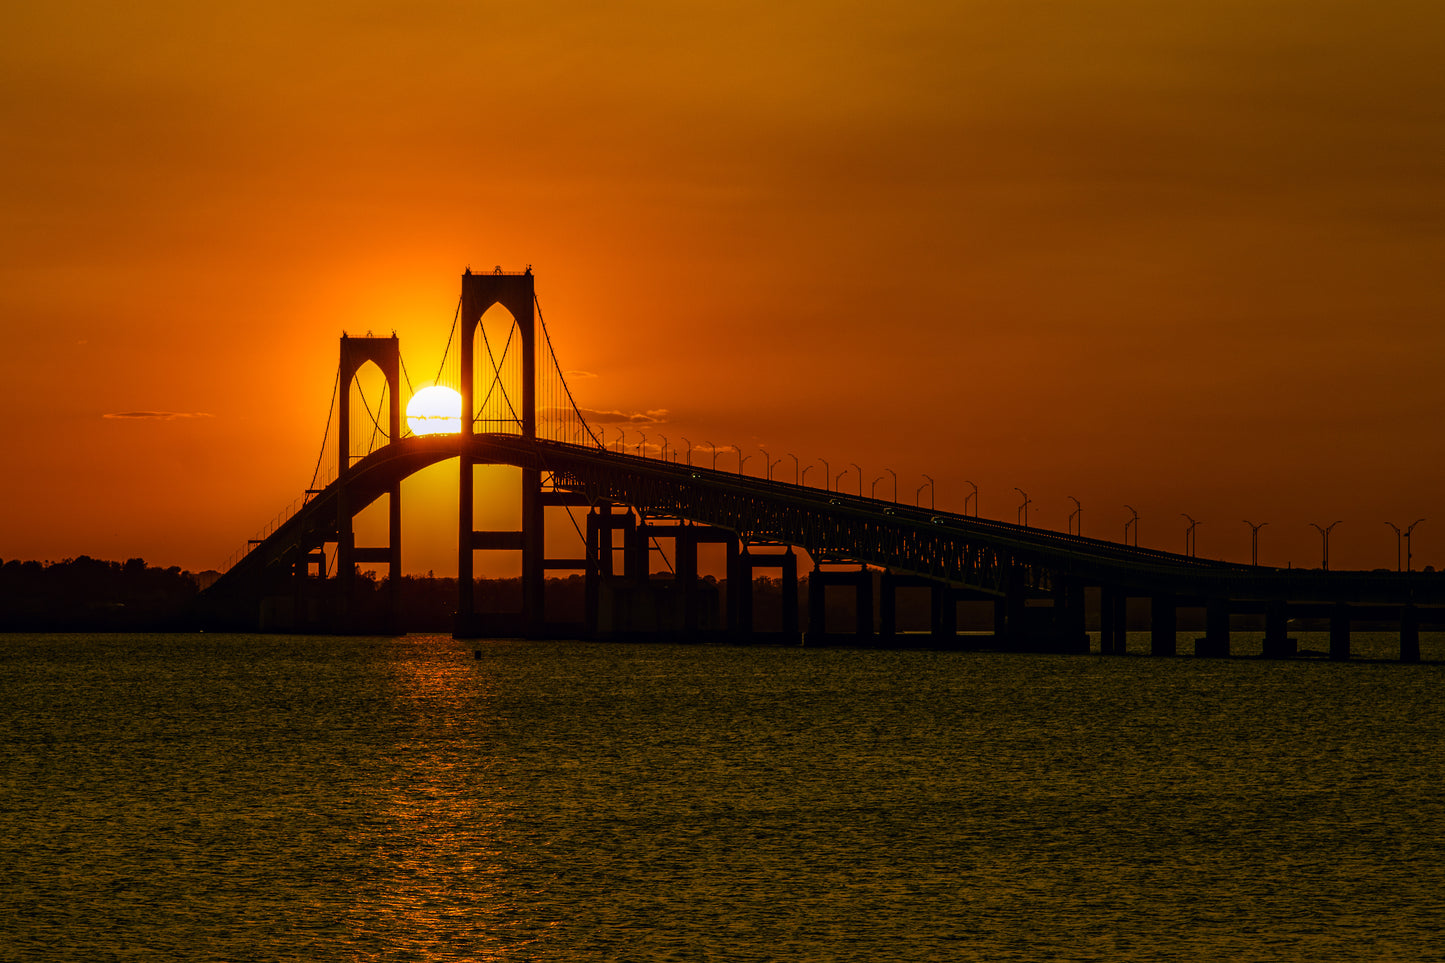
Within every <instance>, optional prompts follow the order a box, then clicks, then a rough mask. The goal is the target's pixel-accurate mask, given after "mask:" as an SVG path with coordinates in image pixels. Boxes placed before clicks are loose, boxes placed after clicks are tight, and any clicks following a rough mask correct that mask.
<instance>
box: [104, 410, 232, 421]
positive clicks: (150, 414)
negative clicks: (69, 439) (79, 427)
mask: <svg viewBox="0 0 1445 963" xmlns="http://www.w3.org/2000/svg"><path fill="white" fill-rule="evenodd" d="M101 417H102V418H115V419H119V420H122V421H179V420H181V419H183V418H214V417H216V416H215V415H213V414H211V413H210V412H206V411H111V412H107V413H106V414H103V415H101Z"/></svg>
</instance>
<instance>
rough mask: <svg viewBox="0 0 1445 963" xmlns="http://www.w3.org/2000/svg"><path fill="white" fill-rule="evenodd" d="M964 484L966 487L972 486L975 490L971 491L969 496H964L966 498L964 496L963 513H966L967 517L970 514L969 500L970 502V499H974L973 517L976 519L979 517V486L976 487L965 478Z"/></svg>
mask: <svg viewBox="0 0 1445 963" xmlns="http://www.w3.org/2000/svg"><path fill="white" fill-rule="evenodd" d="M963 483H964V484H965V485H968V486H970V487H971V488H972V489H973V491H971V492H969V493H968V494H967V495H964V496H963V513H964V514H965V515H967V514H968V500H969V499H970V498H972V499H973V517H974V518H977V517H978V486H977V485H975V484H974V483H973V482H971V481H969V480H968V479H967V478H965V479H964V480H963Z"/></svg>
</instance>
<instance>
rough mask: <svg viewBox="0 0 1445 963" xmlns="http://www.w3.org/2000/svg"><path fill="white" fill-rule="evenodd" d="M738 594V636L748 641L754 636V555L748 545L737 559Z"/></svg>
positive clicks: (730, 585) (729, 590)
mask: <svg viewBox="0 0 1445 963" xmlns="http://www.w3.org/2000/svg"><path fill="white" fill-rule="evenodd" d="M736 568H737V573H738V592H737V614H738V624H737V636H738V638H740V639H742V640H744V641H748V640H751V639H752V635H753V563H752V555H751V553H750V552H749V551H748V547H747V546H746V545H744V546H743V549H742V551H741V552H740V553H739V554H738V558H737V565H736ZM728 597H729V599H731V597H732V582H729V583H728Z"/></svg>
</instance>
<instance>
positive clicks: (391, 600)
mask: <svg viewBox="0 0 1445 963" xmlns="http://www.w3.org/2000/svg"><path fill="white" fill-rule="evenodd" d="M368 363H369V364H374V365H376V366H377V367H378V368H379V369H381V373H382V376H383V377H384V378H386V388H387V394H388V398H389V405H388V411H387V431H388V433H389V437H390V439H391V440H392V441H395V440H397V439H398V438H400V437H401V347H400V342H399V341H398V340H397V337H396V335H392V336H391V337H389V338H373V337H365V338H353V337H349V336H348V335H345V334H343V335H342V336H341V364H340V382H339V384H338V386H337V395H338V402H337V403H338V405H339V408H338V410H337V415H338V421H339V425H338V428H339V431H338V435H337V440H338V445H337V452H338V460H339V464H338V465H337V471H336V477H337V479H338V480H344V479H345V477H346V475H347V474H348V473H349V472H350V471H351V459H352V455H351V384H352V382H353V381H354V380H355V379H356V376H357V373H358V372H359V371H360V370H361V369H362V368H363V367H364V366H365V365H367V364H368ZM387 495H388V497H387V502H388V505H387V508H388V512H389V518H388V524H387V534H388V537H387V544H386V546H385V547H382V548H357V546H356V534H355V532H354V530H353V528H352V506H351V504H350V499H349V498H348V495H347V487H346V486H345V485H341V486H339V488H338V494H337V500H336V574H337V579H338V582H339V589H340V598H339V600H338V602H339V612H338V613H337V614H338V616H339V618H340V620H341V628H342V629H344V630H349V629H350V628H351V627H352V626H351V623H352V621H353V620H354V618H355V616H356V615H357V612H356V566H357V564H359V563H362V562H381V563H385V564H386V566H387V594H388V598H387V614H388V618H390V619H391V620H393V621H394V620H395V618H396V614H397V604H396V603H397V599H398V588H399V585H400V580H401V482H400V480H398V481H397V482H396V483H395V484H393V485H392V486H391V489H390V490H389V491H388V493H387Z"/></svg>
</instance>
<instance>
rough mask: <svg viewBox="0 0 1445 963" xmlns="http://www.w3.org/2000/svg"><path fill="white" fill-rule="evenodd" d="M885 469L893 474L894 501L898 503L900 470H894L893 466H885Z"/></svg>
mask: <svg viewBox="0 0 1445 963" xmlns="http://www.w3.org/2000/svg"><path fill="white" fill-rule="evenodd" d="M883 470H884V471H886V472H887V473H888V474H890V475H892V476H893V502H894V504H897V502H898V472H896V471H894V470H893V469H892V468H885V469H883Z"/></svg>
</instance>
